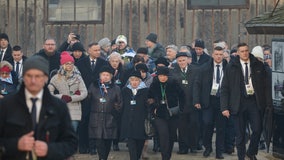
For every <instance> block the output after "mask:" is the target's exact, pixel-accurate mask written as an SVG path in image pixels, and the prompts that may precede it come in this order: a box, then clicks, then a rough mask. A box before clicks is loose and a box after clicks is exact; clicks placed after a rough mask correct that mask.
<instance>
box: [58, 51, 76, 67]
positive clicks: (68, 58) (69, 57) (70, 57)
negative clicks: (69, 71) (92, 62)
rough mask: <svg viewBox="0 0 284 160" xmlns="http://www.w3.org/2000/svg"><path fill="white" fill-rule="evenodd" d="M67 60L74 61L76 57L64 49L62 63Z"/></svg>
mask: <svg viewBox="0 0 284 160" xmlns="http://www.w3.org/2000/svg"><path fill="white" fill-rule="evenodd" d="M67 62H73V63H74V58H73V57H72V56H71V55H70V54H69V53H68V52H67V51H63V52H62V53H61V55H60V64H61V65H63V64H65V63H67Z"/></svg>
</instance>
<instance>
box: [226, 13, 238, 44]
mask: <svg viewBox="0 0 284 160" xmlns="http://www.w3.org/2000/svg"><path fill="white" fill-rule="evenodd" d="M229 13H230V22H229V23H230V27H229V29H230V30H229V37H230V38H229V41H228V43H229V45H230V46H231V47H232V46H234V45H235V44H238V43H239V37H240V33H239V21H240V20H239V19H240V17H239V10H237V9H232V10H230V11H229Z"/></svg>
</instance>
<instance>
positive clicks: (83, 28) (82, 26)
mask: <svg viewBox="0 0 284 160" xmlns="http://www.w3.org/2000/svg"><path fill="white" fill-rule="evenodd" d="M86 31H87V25H86V24H80V25H78V31H77V33H78V34H79V35H80V42H81V43H82V44H83V45H84V46H86V38H87V32H86Z"/></svg>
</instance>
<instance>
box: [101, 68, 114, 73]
mask: <svg viewBox="0 0 284 160" xmlns="http://www.w3.org/2000/svg"><path fill="white" fill-rule="evenodd" d="M102 72H108V73H110V74H113V69H111V68H110V67H109V66H103V67H102V68H101V69H100V73H102Z"/></svg>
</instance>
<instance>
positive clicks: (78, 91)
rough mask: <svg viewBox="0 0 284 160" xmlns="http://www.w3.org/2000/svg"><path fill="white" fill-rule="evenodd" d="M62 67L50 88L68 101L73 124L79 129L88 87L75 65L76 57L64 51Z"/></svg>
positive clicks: (52, 79)
mask: <svg viewBox="0 0 284 160" xmlns="http://www.w3.org/2000/svg"><path fill="white" fill-rule="evenodd" d="M60 64H61V66H60V68H59V70H58V71H57V74H56V75H54V76H53V77H52V78H51V80H50V83H49V85H48V88H49V90H50V92H51V94H53V95H54V96H56V97H58V98H60V99H61V100H63V101H64V102H66V103H67V106H68V108H69V112H70V115H71V119H72V125H73V127H74V129H75V131H77V128H78V125H79V122H80V120H81V116H82V112H81V101H82V100H83V99H85V98H86V97H87V93H88V92H87V88H86V86H85V83H84V81H83V79H82V77H81V73H80V72H79V70H78V69H77V67H76V66H75V65H74V58H73V57H72V56H71V55H70V54H69V53H68V52H67V51H64V52H62V53H61V56H60Z"/></svg>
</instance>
